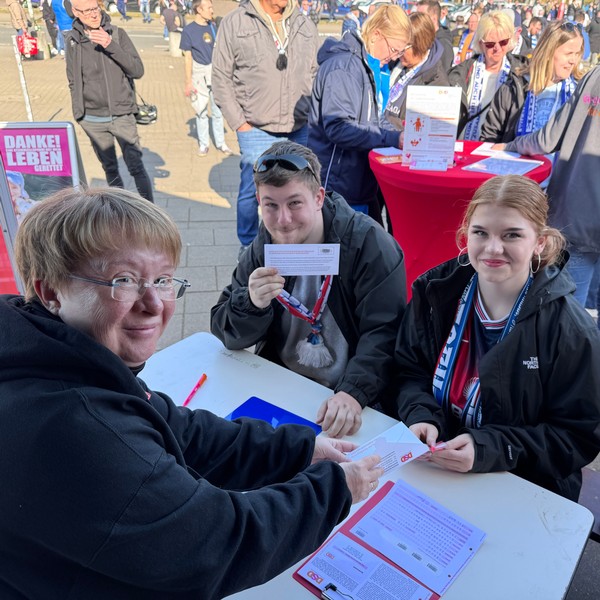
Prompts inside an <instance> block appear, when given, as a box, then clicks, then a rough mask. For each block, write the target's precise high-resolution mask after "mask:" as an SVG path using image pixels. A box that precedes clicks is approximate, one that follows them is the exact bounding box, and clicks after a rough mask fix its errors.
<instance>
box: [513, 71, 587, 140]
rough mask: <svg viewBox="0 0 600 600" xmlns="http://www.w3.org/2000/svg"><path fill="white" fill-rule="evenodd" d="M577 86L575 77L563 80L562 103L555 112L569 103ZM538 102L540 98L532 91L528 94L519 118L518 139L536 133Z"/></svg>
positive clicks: (561, 89) (560, 102)
mask: <svg viewBox="0 0 600 600" xmlns="http://www.w3.org/2000/svg"><path fill="white" fill-rule="evenodd" d="M576 86H577V82H576V81H575V79H573V77H568V78H567V79H563V81H562V85H561V88H560V101H559V104H558V106H557V107H556V109H555V111H554V112H556V111H557V110H558V109H559V108H560V107H561V106H562V105H563V104H565V102H567V100H568V99H569V98H570V97H571V96H572V94H573V92H574V91H575V87H576ZM537 100H538V96H536V95H535V94H534V93H533V92H532V91H531V90H530V91H529V92H527V97H526V98H525V104H524V105H523V110H522V111H521V116H520V117H519V124H518V125H517V137H518V136H521V135H525V134H526V133H531V132H532V131H534V124H535V112H536V105H537Z"/></svg>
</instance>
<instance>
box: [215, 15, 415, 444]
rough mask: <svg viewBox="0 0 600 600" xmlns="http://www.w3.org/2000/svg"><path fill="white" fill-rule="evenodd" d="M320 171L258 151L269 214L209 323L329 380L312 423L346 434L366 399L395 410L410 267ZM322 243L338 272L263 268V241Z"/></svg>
mask: <svg viewBox="0 0 600 600" xmlns="http://www.w3.org/2000/svg"><path fill="white" fill-rule="evenodd" d="M395 8H398V10H402V9H401V8H400V7H395ZM348 35H354V34H352V33H347V34H346V36H348ZM320 170H321V168H320V165H319V161H318V159H317V157H316V156H315V154H314V153H313V152H311V151H310V150H309V149H308V148H305V147H304V146H301V145H299V144H294V143H293V142H289V141H286V142H277V143H276V144H274V145H273V146H272V147H271V148H269V149H268V150H267V151H266V153H265V154H263V155H262V156H261V157H260V158H259V159H258V161H257V162H256V165H255V174H254V177H255V182H256V189H257V196H258V202H259V204H260V207H261V209H262V217H263V222H262V225H261V229H260V232H259V235H258V237H257V238H256V239H255V240H254V241H253V242H252V245H251V246H250V248H249V249H248V250H247V251H246V252H245V253H244V254H243V255H242V256H241V257H240V261H239V263H238V265H237V267H236V269H235V271H234V272H233V276H232V278H231V283H230V285H228V286H227V287H226V288H225V289H224V290H223V292H222V294H221V296H220V298H219V300H218V302H217V304H216V305H215V306H213V308H212V310H211V331H212V333H213V334H214V335H216V336H217V337H218V338H219V339H220V340H221V341H222V342H223V344H224V345H225V347H226V348H229V349H231V350H235V349H241V348H249V347H251V346H255V351H256V352H257V353H258V354H260V355H261V356H264V357H265V358H268V359H269V360H273V361H275V362H277V363H279V364H282V365H283V366H285V367H287V368H288V369H290V370H292V371H294V372H296V373H300V374H301V375H304V376H305V377H309V378H310V379H313V380H314V381H317V382H318V383H321V384H322V385H325V386H326V387H329V388H332V389H333V390H334V393H333V395H332V396H330V397H329V398H327V399H325V401H324V402H323V404H322V405H321V407H320V408H319V410H318V413H317V415H316V421H317V423H319V424H320V425H321V426H322V428H323V431H325V432H326V433H327V434H328V435H329V436H330V437H341V436H344V435H351V434H353V433H355V432H356V431H358V430H359V428H360V426H361V424H362V417H361V413H362V410H363V408H364V407H365V406H373V407H381V408H382V409H383V410H384V411H386V412H388V414H389V411H390V410H392V408H393V402H394V398H393V390H390V389H389V387H388V386H389V382H390V381H391V377H392V372H391V370H390V369H391V367H392V359H393V352H394V342H395V338H396V331H397V329H398V327H399V326H400V321H401V320H402V315H403V313H404V307H405V304H406V275H405V270H404V257H403V254H402V250H401V249H400V247H399V246H398V244H397V242H396V241H395V240H394V238H393V237H392V236H391V235H389V234H388V233H386V232H385V231H384V230H383V228H381V227H380V226H379V225H378V224H377V223H375V221H373V220H372V219H370V218H369V217H367V216H366V215H364V214H362V213H360V212H357V211H354V210H352V209H351V208H350V207H349V206H348V204H347V203H346V202H345V201H344V199H343V198H342V197H341V196H339V195H338V194H335V193H334V194H327V196H326V195H325V190H324V189H323V188H322V187H321V181H320V176H319V173H320ZM323 243H325V244H339V274H338V275H334V276H327V277H325V276H323V277H321V276H308V275H304V276H299V277H285V278H284V277H282V276H281V275H279V273H278V272H277V269H275V268H271V267H265V248H264V247H265V244H323ZM306 307H311V308H310V309H309V308H306ZM312 307H314V308H312ZM390 392H391V396H390ZM390 402H391V403H392V405H391V404H390Z"/></svg>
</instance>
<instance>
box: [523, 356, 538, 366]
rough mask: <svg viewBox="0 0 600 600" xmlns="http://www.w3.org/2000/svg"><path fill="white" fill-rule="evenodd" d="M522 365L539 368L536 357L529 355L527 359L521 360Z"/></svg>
mask: <svg viewBox="0 0 600 600" xmlns="http://www.w3.org/2000/svg"><path fill="white" fill-rule="evenodd" d="M523 366H524V367H527V368H528V369H539V368H540V365H539V364H538V357H537V356H530V357H529V360H524V361H523Z"/></svg>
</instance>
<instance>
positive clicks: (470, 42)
mask: <svg viewBox="0 0 600 600" xmlns="http://www.w3.org/2000/svg"><path fill="white" fill-rule="evenodd" d="M478 24H479V15H478V14H477V13H475V12H474V13H471V14H470V15H469V18H468V19H467V29H465V30H464V31H463V34H462V37H461V38H460V41H459V43H458V52H457V53H456V56H455V57H454V66H456V65H459V64H460V63H462V62H465V60H467V59H468V58H471V56H473V54H475V53H476V52H477V50H476V45H475V39H476V38H475V34H476V33H477V25H478Z"/></svg>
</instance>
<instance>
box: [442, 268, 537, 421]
mask: <svg viewBox="0 0 600 600" xmlns="http://www.w3.org/2000/svg"><path fill="white" fill-rule="evenodd" d="M477 281H478V276H477V273H475V274H474V275H473V277H471V281H469V283H468V284H467V287H466V288H465V290H464V292H463V294H462V296H461V298H460V300H459V302H458V308H457V310H456V316H455V318H454V324H453V325H452V328H451V329H450V334H449V335H448V339H447V340H446V343H445V344H444V346H443V348H442V351H441V352H440V356H439V358H438V361H437V364H436V368H435V372H434V374H433V396H434V397H435V399H436V400H437V401H438V404H439V405H440V406H441V407H442V408H443V409H444V412H445V414H446V415H451V414H452V399H451V397H450V388H451V384H452V379H453V377H454V371H455V368H456V365H457V363H458V362H460V363H461V364H464V363H465V361H464V356H463V357H462V358H463V360H460V361H459V360H457V359H458V358H459V355H461V354H462V353H464V352H468V351H469V344H463V343H462V340H463V335H464V332H465V327H466V326H467V322H468V319H470V318H472V317H471V313H472V311H471V307H472V305H473V298H474V297H475V292H476V290H477ZM532 282H533V277H532V276H529V278H528V280H527V282H526V283H525V285H524V286H523V288H522V289H521V292H520V293H519V296H518V297H517V300H516V301H515V303H514V305H513V307H512V309H511V311H510V314H509V315H508V318H507V321H506V325H505V326H504V329H503V330H502V333H501V334H500V337H499V338H498V342H497V343H500V342H501V341H502V340H503V339H504V338H505V337H506V336H507V335H508V334H509V333H510V332H511V331H512V329H513V327H514V326H515V324H516V322H517V317H518V316H519V313H520V312H521V308H522V307H523V302H524V300H525V296H526V295H527V292H528V290H529V288H530V287H531V284H532ZM480 387H481V386H480V382H479V377H476V378H474V380H473V381H472V382H470V385H469V391H468V395H467V398H466V402H465V405H464V409H463V412H462V417H461V424H462V425H463V426H464V427H471V428H478V427H479V426H480V425H481V418H482V415H481V398H480Z"/></svg>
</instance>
